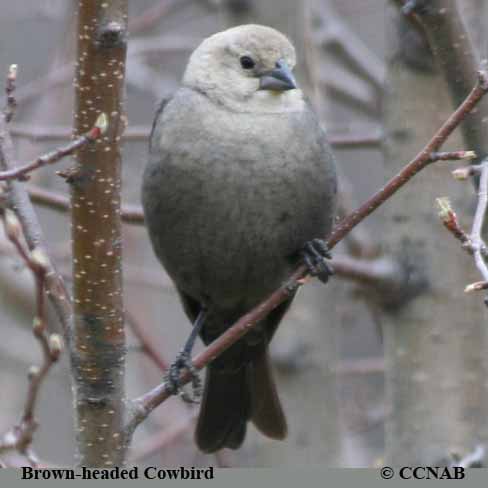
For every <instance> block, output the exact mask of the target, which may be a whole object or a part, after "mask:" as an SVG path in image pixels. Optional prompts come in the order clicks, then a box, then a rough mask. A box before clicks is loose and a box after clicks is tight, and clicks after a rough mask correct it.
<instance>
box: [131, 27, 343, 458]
mask: <svg viewBox="0 0 488 488" xmlns="http://www.w3.org/2000/svg"><path fill="white" fill-rule="evenodd" d="M295 63H296V54H295V49H294V47H293V45H292V43H291V42H290V41H289V40H288V38H287V37H286V36H285V35H284V34H282V33H281V32H279V31H277V30H275V29H273V28H271V27H267V26H263V25H241V26H237V27H233V28H230V29H227V30H225V31H222V32H219V33H216V34H214V35H212V36H210V37H209V38H207V39H205V40H204V41H203V42H202V43H201V44H200V45H199V46H198V47H197V48H196V49H195V51H194V52H193V53H192V54H191V56H190V58H189V61H188V64H187V67H186V70H185V72H184V75H183V79H182V83H181V86H180V87H179V88H178V89H177V91H176V92H175V93H174V94H173V95H172V96H170V97H168V98H166V99H164V100H163V101H162V103H161V104H160V106H159V108H158V110H157V112H156V116H155V119H154V123H153V127H152V132H151V136H150V142H149V158H148V162H147V164H146V167H145V170H144V175H143V183H142V191H141V199H142V205H143V210H144V216H145V222H146V227H147V229H148V233H149V238H150V241H151V243H152V247H153V250H154V252H155V255H156V256H157V258H158V259H159V261H160V262H161V264H162V265H163V267H164V269H165V270H166V272H167V273H168V275H169V276H170V278H171V279H172V281H173V283H174V285H175V288H176V290H177V292H178V295H179V298H180V300H181V303H182V306H183V309H184V311H185V313H186V315H187V317H188V318H189V320H190V321H191V322H192V324H193V329H192V331H191V334H190V337H189V339H188V341H187V343H186V344H185V347H184V349H183V350H182V352H181V354H180V355H179V356H178V357H177V359H176V360H175V362H174V363H173V365H172V367H171V369H170V371H171V373H170V375H169V380H168V381H169V382H170V386H171V391H172V393H175V392H177V391H178V388H179V385H178V379H179V374H180V372H181V370H182V369H183V368H185V367H187V368H188V369H190V370H191V369H192V364H191V359H190V356H189V354H190V351H191V348H192V347H193V343H194V342H195V339H196V337H197V335H199V336H200V338H201V340H202V341H203V343H204V344H206V345H208V344H210V343H211V342H212V341H214V340H215V339H217V338H218V337H219V336H220V335H221V334H222V333H223V332H225V331H226V330H227V329H228V328H229V327H230V326H231V325H232V324H233V323H234V322H235V321H236V320H237V319H239V318H240V317H241V316H242V315H243V314H244V313H246V312H248V311H249V310H250V309H252V308H253V307H254V306H255V305H257V304H259V303H260V302H261V301H262V300H263V299H265V298H266V297H267V296H268V295H269V294H271V293H272V292H273V291H274V290H275V289H277V288H278V287H279V286H281V285H282V284H283V283H285V282H286V280H287V278H288V277H289V276H290V274H291V273H292V272H293V271H294V270H295V269H296V267H297V266H298V265H299V264H300V263H303V262H305V263H306V265H307V266H308V269H309V271H310V273H311V274H312V275H314V276H318V277H319V278H320V279H321V280H322V281H324V282H326V281H327V279H328V277H329V276H330V274H332V272H333V271H332V269H331V266H330V265H329V264H328V262H327V259H329V258H330V254H329V253H328V249H327V246H326V245H325V242H324V241H323V240H322V238H325V237H324V236H326V235H327V234H328V233H329V232H330V231H331V229H332V226H333V222H334V219H335V209H336V194H337V176H336V169H335V167H336V166H335V160H334V157H333V154H332V152H331V148H330V146H329V144H328V142H327V137H326V132H325V130H324V128H323V127H322V125H321V123H320V121H319V119H318V117H317V115H316V114H315V112H314V111H313V109H312V108H311V105H310V103H309V102H308V101H307V99H306V97H305V96H304V94H303V92H302V90H301V89H300V88H299V87H298V85H297V81H296V79H295V77H294V74H293V68H294V67H295ZM293 298H294V293H291V294H290V296H289V298H288V299H287V300H286V301H285V302H283V303H282V304H281V305H279V306H278V307H277V308H275V309H274V310H273V311H272V312H271V313H270V314H269V315H268V316H267V317H266V318H265V319H263V320H261V321H260V322H259V323H258V324H257V325H256V326H255V327H254V328H253V329H252V330H250V331H249V332H248V333H247V334H246V335H245V336H244V337H242V338H241V339H239V340H238V341H237V342H236V343H235V344H233V345H232V346H230V347H229V348H228V349H227V350H226V351H224V352H223V353H222V354H221V355H220V356H218V357H217V358H215V359H214V360H213V361H212V362H211V363H210V364H209V366H208V367H207V371H206V376H205V384H204V391H203V395H202V398H201V408H200V412H199V416H198V421H197V425H196V431H195V440H196V444H197V446H198V448H199V449H200V450H201V451H203V452H208V453H210V452H215V451H218V450H219V449H222V448H224V447H225V448H231V449H238V448H239V447H240V446H241V445H242V443H243V441H244V438H245V436H246V430H247V425H248V423H249V422H252V423H253V424H254V426H255V427H256V428H257V429H258V430H259V431H260V432H261V433H263V434H264V435H265V436H267V437H270V438H272V439H276V440H282V439H284V438H285V437H286V436H287V430H288V427H287V422H286V418H285V414H284V411H283V408H282V405H281V401H280V399H279V396H278V392H277V388H276V385H275V382H274V380H273V376H272V366H271V364H270V359H269V354H268V346H269V343H270V341H271V339H272V337H273V335H274V334H275V332H276V329H277V327H278V325H279V323H280V321H281V320H282V318H283V316H284V314H285V313H286V311H287V310H288V308H289V306H290V304H291V302H292V301H293ZM193 373H194V372H193Z"/></svg>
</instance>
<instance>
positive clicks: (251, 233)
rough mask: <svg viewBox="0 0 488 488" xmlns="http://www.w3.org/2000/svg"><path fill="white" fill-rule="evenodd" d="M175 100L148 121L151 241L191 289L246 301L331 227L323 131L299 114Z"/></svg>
mask: <svg viewBox="0 0 488 488" xmlns="http://www.w3.org/2000/svg"><path fill="white" fill-rule="evenodd" d="M182 105H183V106H182V107H179V110H178V111H176V107H171V104H170V106H169V107H168V108H169V110H168V109H166V110H165V112H166V113H165V114H163V116H162V120H161V121H160V123H159V127H158V126H156V131H155V134H154V136H153V151H152V155H151V159H150V162H149V164H148V167H147V169H146V172H145V177H144V187H145V190H146V191H143V195H146V197H143V203H144V207H145V213H146V220H147V224H148V228H149V232H150V235H151V238H152V241H153V246H154V248H155V251H156V254H157V255H158V257H159V258H160V259H161V261H162V263H163V265H164V266H165V268H166V269H167V271H168V273H169V274H170V275H171V276H172V278H173V279H174V280H175V282H176V284H177V285H178V287H179V288H180V289H182V290H184V291H185V292H186V293H188V294H190V295H191V296H193V297H194V298H197V299H199V300H204V301H209V302H211V303H219V304H220V306H222V307H224V308H226V307H235V306H237V304H243V306H247V305H248V304H249V305H250V304H253V303H255V302H257V301H259V300H261V299H262V298H263V297H264V296H265V295H266V294H267V293H269V292H270V291H272V290H273V289H274V288H276V286H278V285H279V284H280V283H281V281H282V280H284V279H285V278H286V276H287V274H288V273H289V272H290V270H291V269H292V266H293V256H294V255H296V254H297V252H298V251H299V249H300V248H301V246H302V245H303V244H304V243H305V242H306V241H307V240H309V239H312V238H314V237H320V236H323V235H324V234H325V233H326V232H328V230H329V228H330V225H331V222H332V220H331V219H332V215H333V206H334V196H333V195H332V194H334V195H335V174H334V175H333V176H332V175H331V173H330V172H331V170H332V171H333V168H332V165H333V161H332V158H331V155H330V153H329V152H328V147H327V145H326V143H325V142H324V140H323V138H324V135H323V133H322V132H321V130H320V128H319V127H318V125H317V124H316V122H315V119H314V118H311V117H308V116H307V115H306V114H296V113H295V114H290V113H286V114H279V115H278V114H267V115H263V114H260V115H255V114H246V113H230V112H227V111H224V110H213V111H209V108H208V107H205V105H204V103H203V102H202V101H200V103H199V104H198V105H196V106H193V107H191V109H189V107H188V106H185V104H182ZM171 110H174V113H173V114H172V113H171ZM154 148H156V149H154ZM148 189H149V190H152V191H149V192H148V191H147V190H148ZM148 194H151V195H156V197H154V198H148V197H147V195H148Z"/></svg>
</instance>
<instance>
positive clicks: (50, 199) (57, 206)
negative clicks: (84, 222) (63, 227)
mask: <svg viewBox="0 0 488 488" xmlns="http://www.w3.org/2000/svg"><path fill="white" fill-rule="evenodd" d="M27 191H28V192H29V196H30V198H31V200H32V201H33V202H34V203H37V204H38V205H42V206H44V207H48V208H51V209H53V210H59V211H61V212H67V211H69V209H70V201H69V197H67V196H64V195H62V194H60V193H56V192H54V191H51V190H47V189H45V188H41V187H40V186H36V185H28V186H27ZM121 218H122V221H123V222H125V223H127V224H136V225H142V224H144V214H143V212H142V208H141V206H140V205H130V204H124V205H122V210H121Z"/></svg>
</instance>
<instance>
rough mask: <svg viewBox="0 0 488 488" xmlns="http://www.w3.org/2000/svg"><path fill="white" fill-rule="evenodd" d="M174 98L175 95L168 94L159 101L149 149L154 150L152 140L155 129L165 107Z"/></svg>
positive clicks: (150, 135)
mask: <svg viewBox="0 0 488 488" xmlns="http://www.w3.org/2000/svg"><path fill="white" fill-rule="evenodd" d="M172 98H173V95H168V96H166V97H164V98H163V99H162V100H161V102H160V103H159V105H158V107H157V108H156V113H155V114H154V120H153V123H152V127H151V133H150V134H149V151H152V140H153V135H154V130H155V129H156V125H157V122H158V120H159V118H160V116H161V114H162V113H163V111H164V109H165V108H166V106H167V105H168V103H169V102H170V101H171V99H172Z"/></svg>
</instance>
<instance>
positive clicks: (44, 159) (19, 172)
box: [0, 114, 108, 181]
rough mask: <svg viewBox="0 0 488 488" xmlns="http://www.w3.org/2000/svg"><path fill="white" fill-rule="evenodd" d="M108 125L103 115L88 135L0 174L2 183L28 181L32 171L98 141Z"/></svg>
mask: <svg viewBox="0 0 488 488" xmlns="http://www.w3.org/2000/svg"><path fill="white" fill-rule="evenodd" d="M107 125H108V121H107V116H106V115H105V114H101V115H100V116H99V117H98V118H97V120H96V122H95V125H94V126H93V127H92V128H91V129H90V130H89V131H88V132H87V133H86V134H83V135H81V136H80V137H77V138H76V139H75V140H73V141H72V142H70V143H69V144H68V145H66V146H64V147H61V148H57V149H54V150H53V151H51V152H49V153H47V154H44V155H43V156H39V157H38V158H37V159H35V160H34V161H32V162H31V163H28V164H26V165H24V166H20V167H18V168H14V169H10V170H7V171H2V172H0V181H2V180H3V181H5V180H14V179H17V180H27V179H28V174H29V173H31V172H32V171H34V170H36V169H38V168H41V167H42V166H46V165H48V164H54V163H57V162H58V161H60V160H61V159H63V158H65V157H66V156H68V155H70V154H73V153H74V152H75V151H77V150H78V149H80V148H81V147H83V146H86V145H87V144H89V143H91V142H94V141H96V140H97V139H98V138H100V137H101V136H102V135H103V134H104V133H105V132H106V130H107Z"/></svg>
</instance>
